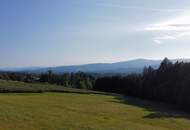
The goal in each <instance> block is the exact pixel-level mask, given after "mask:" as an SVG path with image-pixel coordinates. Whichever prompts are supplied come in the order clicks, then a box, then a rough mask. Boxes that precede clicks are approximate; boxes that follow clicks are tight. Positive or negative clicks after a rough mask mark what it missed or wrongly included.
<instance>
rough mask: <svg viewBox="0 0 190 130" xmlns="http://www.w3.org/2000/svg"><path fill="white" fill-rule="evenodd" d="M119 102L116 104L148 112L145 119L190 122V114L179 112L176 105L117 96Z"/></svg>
mask: <svg viewBox="0 0 190 130" xmlns="http://www.w3.org/2000/svg"><path fill="white" fill-rule="evenodd" d="M115 98H116V99H117V101H112V102H115V103H124V104H126V105H133V106H137V107H139V108H142V109H143V110H144V111H148V112H149V114H147V115H145V116H143V118H144V119H158V118H185V119H188V120H190V114H189V113H186V112H183V111H181V110H179V109H178V108H177V107H176V106H174V105H169V104H164V103H160V102H153V101H148V100H142V99H138V98H131V97H125V96H115Z"/></svg>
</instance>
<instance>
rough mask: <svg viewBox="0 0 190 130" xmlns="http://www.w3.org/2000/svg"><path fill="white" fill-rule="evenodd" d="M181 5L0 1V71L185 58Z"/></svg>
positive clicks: (185, 10) (135, 0)
mask: <svg viewBox="0 0 190 130" xmlns="http://www.w3.org/2000/svg"><path fill="white" fill-rule="evenodd" d="M189 7H190V1H187V0H181V1H178V0H165V1H164V2H160V1H148V0H141V1H139V0H117V1H115V0H90V1H89V0H77V1H74V0H28V1H26V0H17V1H14V0H7V1H1V2H0V17H1V20H0V28H1V30H0V45H1V47H0V56H1V58H0V60H1V62H0V67H33V66H34V67H35V66H37V67H51V66H62V65H81V64H90V63H113V62H120V61H128V60H132V59H138V58H145V59H163V58H164V57H168V58H169V59H176V58H190V53H189V50H190V44H189V42H190V15H189V13H190V9H189Z"/></svg>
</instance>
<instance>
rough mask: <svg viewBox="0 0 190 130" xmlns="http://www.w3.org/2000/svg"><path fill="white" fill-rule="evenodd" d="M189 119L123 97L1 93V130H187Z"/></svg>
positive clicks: (165, 108)
mask: <svg viewBox="0 0 190 130" xmlns="http://www.w3.org/2000/svg"><path fill="white" fill-rule="evenodd" d="M0 84H1V82H0ZM8 84H10V83H8ZM14 84H15V83H14ZM18 84H19V83H18V82H17V85H18ZM25 85H28V84H25ZM0 86H1V85H0ZM17 87H19V85H18V86H17ZM38 87H39V86H38ZM188 118H189V117H188V116H187V114H185V113H182V112H179V111H176V110H174V109H173V108H172V106H167V105H165V104H161V103H153V102H149V101H145V100H139V99H134V98H124V97H122V96H111V95H100V94H89V93H88V94H76V93H30V94H27V93H23V94H16V93H15V94H13V93H9V94H0V130H13V129H14V130H190V120H189V119H188Z"/></svg>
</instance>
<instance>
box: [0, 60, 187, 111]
mask: <svg viewBox="0 0 190 130" xmlns="http://www.w3.org/2000/svg"><path fill="white" fill-rule="evenodd" d="M0 79H3V80H13V81H22V82H27V83H35V82H41V83H50V84H56V85H61V86H65V87H71V88H79V89H89V90H95V91H103V92H111V93H119V94H124V95H127V96H132V97H138V98H143V99H149V100H153V101H161V102H165V103H169V104H174V105H176V106H178V107H179V108H183V109H185V110H188V109H189V108H190V95H189V93H190V63H184V62H176V63H172V62H171V61H170V60H169V59H167V58H165V59H164V60H163V61H162V63H161V64H160V66H159V68H158V69H153V68H152V67H151V66H150V67H145V68H144V70H143V73H142V74H129V75H127V76H118V75H117V76H107V77H93V76H92V75H90V74H85V73H83V72H78V73H65V74H56V73H53V72H52V71H51V70H50V71H48V72H47V73H42V74H31V73H24V72H23V73H18V72H0Z"/></svg>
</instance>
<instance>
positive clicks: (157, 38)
mask: <svg viewBox="0 0 190 130" xmlns="http://www.w3.org/2000/svg"><path fill="white" fill-rule="evenodd" d="M175 39H177V38H176V37H174V36H169V35H164V36H160V37H155V38H153V41H154V42H155V43H157V44H162V43H163V41H164V40H175Z"/></svg>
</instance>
